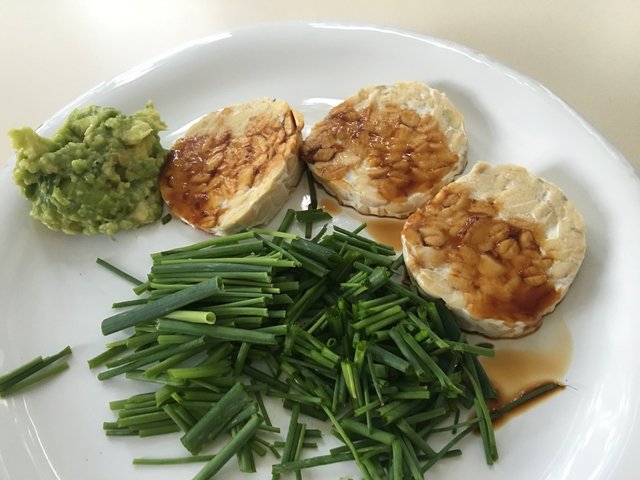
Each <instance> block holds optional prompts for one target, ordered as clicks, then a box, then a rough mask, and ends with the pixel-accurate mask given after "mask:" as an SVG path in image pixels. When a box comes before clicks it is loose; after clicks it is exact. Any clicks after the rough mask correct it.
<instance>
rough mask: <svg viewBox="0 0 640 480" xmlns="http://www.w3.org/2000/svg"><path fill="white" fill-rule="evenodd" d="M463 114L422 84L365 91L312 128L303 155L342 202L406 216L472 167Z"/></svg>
mask: <svg viewBox="0 0 640 480" xmlns="http://www.w3.org/2000/svg"><path fill="white" fill-rule="evenodd" d="M466 152H467V136H466V133H465V131H464V125H463V119H462V114H461V113H460V112H459V111H458V110H457V109H456V108H455V107H454V106H453V104H452V103H451V102H450V100H449V99H448V98H447V96H446V95H445V94H444V93H442V92H440V91H438V90H435V89H433V88H430V87H429V86H428V85H426V84H424V83H420V82H407V83H397V84H394V85H381V86H374V87H368V88H363V89H361V90H360V91H359V92H358V93H357V94H356V95H354V96H353V97H351V98H348V99H347V100H345V101H344V102H342V103H341V104H340V105H338V106H336V107H335V108H333V109H332V110H331V111H330V112H329V114H328V116H327V117H326V118H325V119H324V120H322V121H320V122H318V123H317V124H316V125H315V126H314V127H313V129H312V131H311V133H310V134H309V136H308V138H307V139H306V140H305V142H304V144H303V147H302V157H303V159H304V160H305V161H306V162H307V163H308V165H309V168H310V169H311V171H312V172H313V175H314V176H315V178H316V180H317V181H318V182H319V183H320V184H322V185H323V186H324V188H325V189H326V190H327V191H328V192H329V193H330V194H331V195H333V196H335V197H336V198H337V199H338V200H339V201H340V202H341V203H342V204H344V205H348V206H351V207H353V208H355V209H356V210H358V211H359V212H360V213H363V214H365V215H380V216H390V217H400V218H404V217H407V216H408V215H409V214H411V213H412V212H413V211H415V210H416V209H417V208H418V207H421V206H422V205H424V204H425V203H426V202H427V201H428V200H430V199H431V198H432V197H433V196H434V195H435V194H436V193H437V192H438V190H440V188H442V187H443V186H444V185H446V184H447V183H449V182H450V181H451V180H453V179H454V178H455V176H456V175H457V174H459V173H460V172H461V171H462V170H463V169H464V167H465V165H466Z"/></svg>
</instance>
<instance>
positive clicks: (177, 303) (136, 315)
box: [102, 277, 222, 335]
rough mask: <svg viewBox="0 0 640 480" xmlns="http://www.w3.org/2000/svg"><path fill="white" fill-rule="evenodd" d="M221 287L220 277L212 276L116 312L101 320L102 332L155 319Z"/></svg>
mask: <svg viewBox="0 0 640 480" xmlns="http://www.w3.org/2000/svg"><path fill="white" fill-rule="evenodd" d="M221 287H222V282H221V281H220V278H219V277H213V278H211V279H209V280H205V281H203V282H201V283H198V284H196V285H194V286H191V287H188V288H185V289H184V290H180V291H179V292H176V293H173V294H171V295H167V296H166V297H163V298H160V299H158V300H155V301H153V302H149V303H147V304H145V305H140V306H138V307H135V308H133V309H131V310H128V311H126V312H122V313H118V314H116V315H114V316H112V317H109V318H106V319H105V320H103V321H102V334H103V335H109V334H111V333H115V332H118V331H120V330H124V329H125V328H128V327H133V326H135V325H139V324H143V323H147V322H149V321H151V320H155V319H157V318H159V317H161V316H163V315H166V314H168V313H170V312H172V311H174V310H177V309H179V308H182V307H184V306H186V305H188V304H190V303H193V302H197V301H198V300H202V299H204V298H207V297H208V296H210V295H213V294H214V293H217V292H219V291H220V289H221Z"/></svg>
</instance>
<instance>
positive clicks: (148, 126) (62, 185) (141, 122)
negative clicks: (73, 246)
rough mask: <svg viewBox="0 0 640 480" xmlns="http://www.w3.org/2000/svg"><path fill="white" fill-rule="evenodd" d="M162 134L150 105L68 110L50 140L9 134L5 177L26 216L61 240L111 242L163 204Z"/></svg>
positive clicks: (154, 216) (23, 131)
mask: <svg viewBox="0 0 640 480" xmlns="http://www.w3.org/2000/svg"><path fill="white" fill-rule="evenodd" d="M164 129H166V125H165V124H164V122H163V121H162V120H161V119H160V115H159V113H158V112H157V111H156V110H155V108H154V106H153V104H152V103H151V102H149V103H147V105H146V107H145V108H144V109H142V110H140V111H138V112H135V113H133V114H131V115H125V114H123V113H122V112H120V111H118V110H117V109H115V108H112V107H101V106H96V105H91V106H88V107H85V108H81V109H76V110H74V111H73V112H71V114H70V115H69V118H68V119H67V122H66V123H65V124H64V125H63V126H62V127H61V128H60V129H59V130H58V131H57V132H56V133H55V135H54V136H53V137H52V138H45V137H42V136H40V135H38V133H36V132H35V131H34V130H33V129H31V128H20V129H14V130H11V131H9V137H10V140H11V144H12V146H13V148H14V149H15V150H16V165H15V168H14V170H13V178H14V180H15V183H16V184H17V185H18V187H19V188H20V190H21V191H22V193H23V194H24V196H25V197H27V199H29V200H30V201H31V204H32V206H31V212H30V213H31V216H32V217H34V218H37V219H38V220H40V221H41V222H42V223H44V224H45V225H46V226H47V227H49V228H50V229H52V230H59V231H63V232H65V233H69V234H77V233H83V234H86V235H96V234H106V235H112V234H114V233H116V232H118V231H120V230H129V229H132V228H136V227H139V226H140V225H145V224H148V223H152V222H155V221H156V220H158V219H159V218H160V217H161V215H162V209H163V202H162V198H161V196H160V190H159V187H158V175H159V173H160V169H161V167H162V164H163V162H164V157H165V155H166V150H165V149H164V148H163V147H162V145H161V144H160V137H159V135H158V132H160V131H162V130H164Z"/></svg>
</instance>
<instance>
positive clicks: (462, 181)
mask: <svg viewBox="0 0 640 480" xmlns="http://www.w3.org/2000/svg"><path fill="white" fill-rule="evenodd" d="M402 245H403V253H404V259H405V264H406V267H407V270H408V271H409V274H410V275H411V277H412V278H413V279H414V280H415V282H416V283H417V284H418V286H419V287H420V289H421V290H422V291H423V292H424V293H425V294H426V295H428V296H430V297H434V298H441V299H443V300H444V302H445V303H446V304H447V306H448V307H449V308H450V309H451V310H452V311H453V312H454V313H455V314H456V316H457V319H458V320H459V323H460V326H461V327H462V328H463V329H465V330H467V331H472V332H479V333H481V334H483V335H486V336H488V337H493V338H498V337H520V336H523V335H526V334H528V333H531V332H533V331H535V330H536V329H537V328H538V327H539V326H540V325H541V323H542V317H543V315H545V314H547V313H549V312H551V311H553V309H554V308H555V307H556V305H557V304H558V302H560V300H562V298H563V297H564V295H565V294H566V292H567V289H568V288H569V286H570V285H571V283H572V282H573V280H574V278H575V276H576V274H577V273H578V270H579V268H580V265H581V264H582V260H583V258H584V255H585V251H586V239H585V226H584V221H583V219H582V216H581V215H580V213H579V212H578V211H577V210H576V208H575V206H574V205H573V204H572V203H571V202H570V201H569V200H568V199H567V198H566V196H565V195H564V194H563V193H562V191H561V190H560V189H559V188H558V187H556V186H555V185H553V184H551V183H549V182H547V181H545V180H542V179H541V178H538V177H536V176H535V175H533V174H531V173H530V172H528V171H527V170H526V169H524V168H522V167H519V166H516V165H489V164H487V163H478V164H476V165H475V166H474V167H473V169H472V170H471V171H470V172H469V173H468V174H466V175H463V176H461V177H459V178H458V179H457V180H455V181H454V182H452V183H450V184H449V185H447V186H446V187H444V188H443V189H442V190H440V192H438V194H437V195H436V196H435V197H434V198H433V200H431V201H430V202H428V203H427V204H426V205H425V206H424V207H422V208H420V209H419V210H417V211H416V212H415V213H414V214H413V215H411V216H410V217H409V218H408V219H407V221H406V223H405V225H404V228H403V231H402Z"/></svg>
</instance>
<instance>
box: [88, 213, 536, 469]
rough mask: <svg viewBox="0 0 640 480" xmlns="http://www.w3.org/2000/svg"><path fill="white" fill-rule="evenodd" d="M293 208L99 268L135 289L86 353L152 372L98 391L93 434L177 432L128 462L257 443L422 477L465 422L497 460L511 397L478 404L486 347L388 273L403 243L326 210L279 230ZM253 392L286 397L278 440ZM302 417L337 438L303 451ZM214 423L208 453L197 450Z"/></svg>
mask: <svg viewBox="0 0 640 480" xmlns="http://www.w3.org/2000/svg"><path fill="white" fill-rule="evenodd" d="M296 218H297V219H298V221H299V222H300V221H301V222H302V223H305V224H306V223H308V222H317V221H319V220H321V218H320V217H318V216H315V215H309V214H301V213H299V212H298V213H297V214H296V212H294V211H292V210H289V211H288V212H287V214H286V215H285V217H284V219H283V222H282V224H281V225H280V227H279V229H278V230H277V231H266V230H260V229H253V230H250V231H246V232H242V233H238V234H234V235H229V236H226V237H219V238H212V239H209V240H206V241H203V242H200V243H197V244H194V245H190V246H186V247H182V248H176V249H173V250H169V251H164V252H159V253H155V254H152V255H151V258H152V261H153V266H152V267H151V271H150V272H149V274H148V277H147V279H146V281H144V282H143V281H140V280H136V279H134V278H132V277H130V276H128V275H126V274H124V272H122V271H120V270H118V269H117V268H115V267H111V269H112V270H113V271H115V272H116V273H120V274H122V276H123V277H124V278H126V279H127V280H129V281H131V282H133V283H134V284H135V287H134V291H135V292H136V293H137V294H138V295H140V298H137V299H135V300H131V301H125V302H119V303H116V304H114V307H116V308H118V307H129V306H131V307H133V308H131V309H127V310H124V311H123V312H121V313H117V314H116V315H114V316H112V317H109V318H107V319H105V320H104V321H103V322H102V332H103V333H104V334H105V335H108V334H112V333H115V332H119V331H122V330H125V329H133V332H132V334H131V335H130V336H129V337H127V338H124V339H121V340H116V341H113V342H111V343H109V344H108V345H107V349H106V351H104V352H103V353H101V354H100V355H98V356H97V357H95V358H93V359H91V360H90V361H89V365H90V367H92V368H93V367H97V366H100V365H104V366H105V367H106V369H105V370H103V371H102V372H100V373H99V374H98V378H99V379H100V380H105V379H108V378H111V377H115V376H117V375H124V376H125V377H127V378H129V379H133V380H136V381H141V382H151V383H153V384H156V385H157V387H156V389H155V390H153V391H151V392H149V393H143V394H139V395H136V396H133V397H131V398H128V399H124V400H119V401H115V402H112V403H111V405H110V406H111V408H112V409H113V410H114V411H117V420H115V421H112V422H105V424H104V429H105V431H106V434H107V435H139V436H148V435H157V434H164V433H168V432H181V442H182V444H183V446H184V448H185V450H186V452H185V454H184V455H183V456H178V457H176V458H136V459H134V463H135V464H172V463H188V462H204V466H203V467H202V470H201V471H200V472H199V473H198V474H197V475H196V476H195V477H194V479H195V480H203V479H209V478H211V477H213V476H214V475H215V474H216V473H217V472H218V471H219V470H220V469H221V468H222V467H223V466H224V465H225V463H226V462H227V461H228V460H229V459H231V458H232V457H233V456H236V457H237V461H238V466H239V469H240V470H241V471H243V472H255V471H256V467H255V463H254V455H256V454H257V455H260V456H263V455H266V454H268V453H269V452H270V453H271V454H272V455H273V456H274V458H275V460H274V461H275V463H274V464H273V467H272V478H273V479H278V478H280V476H281V475H282V474H283V473H286V472H293V473H294V475H295V476H296V478H301V475H302V473H301V472H302V471H303V470H304V469H307V468H311V467H314V466H319V465H327V464H330V463H336V462H343V461H355V463H356V465H357V466H358V468H359V471H360V473H361V475H362V477H363V478H365V479H382V478H390V479H400V478H413V479H422V478H423V477H424V474H425V472H426V471H427V470H428V469H429V468H431V467H432V466H433V465H434V464H435V463H436V462H437V461H438V460H440V459H442V458H444V457H450V456H455V455H459V454H460V453H461V452H460V450H457V449H455V448H454V447H455V446H456V444H457V443H458V442H459V441H460V440H461V438H463V437H464V436H465V435H467V434H468V433H469V432H472V431H478V432H479V433H480V436H481V439H482V442H483V445H484V450H485V454H486V461H487V463H488V464H492V463H493V462H494V461H496V460H497V458H498V452H497V448H496V442H495V437H494V433H493V427H492V419H494V418H496V417H497V416H499V415H501V414H502V413H504V412H505V411H507V410H509V409H511V408H513V407H514V406H515V405H516V404H509V405H506V406H504V407H502V408H501V409H499V410H497V411H493V412H491V411H490V410H489V408H488V406H487V401H488V400H490V399H494V398H495V397H496V392H495V391H494V389H493V387H492V385H491V383H490V381H489V379H488V377H487V375H486V374H485V372H484V370H483V369H482V367H481V365H480V363H479V361H478V359H477V356H478V355H488V356H491V355H493V350H492V349H491V348H486V347H482V346H476V345H471V344H469V343H468V342H467V341H466V338H465V335H464V334H463V333H462V332H461V331H460V329H459V328H458V326H457V324H456V323H455V321H454V320H453V318H452V316H451V314H450V313H449V311H448V310H447V309H446V308H445V307H444V306H443V304H442V303H440V302H437V301H436V302H432V301H427V300H425V299H424V298H423V297H421V296H420V295H419V294H418V292H417V291H416V289H415V288H414V287H412V286H411V285H406V284H403V283H402V282H399V281H398V278H399V277H401V276H402V275H401V273H402V269H403V259H402V256H401V255H400V256H397V255H396V253H395V251H394V250H393V248H391V247H388V246H385V245H381V244H379V243H377V242H374V241H372V240H370V239H368V238H366V237H364V236H362V235H360V232H361V230H362V229H363V228H364V225H362V226H361V227H360V228H358V229H356V230H355V231H353V232H351V231H348V230H344V229H342V228H339V227H337V226H333V227H332V231H331V232H330V233H328V228H327V225H324V226H323V227H322V229H321V230H320V231H319V233H318V234H317V235H316V236H315V237H313V238H309V237H310V235H309V229H306V230H307V238H303V237H301V236H299V235H296V234H293V233H288V231H289V229H290V226H291V225H292V223H293V222H294V221H295V219H296ZM305 226H306V225H305ZM100 262H102V263H103V265H105V263H106V262H103V261H100ZM107 265H108V264H107ZM105 266H106V265H105ZM545 388H546V387H545ZM539 393H542V392H533V393H532V395H537V394H539ZM267 396H268V397H272V398H277V399H280V400H281V401H282V405H283V407H284V408H285V409H287V410H289V411H290V422H289V425H288V430H287V433H286V437H285V438H284V441H283V442H282V441H278V440H277V439H274V435H275V434H277V433H278V432H279V431H280V429H279V428H278V427H277V426H274V425H273V424H272V423H271V420H270V417H269V412H267V410H266V408H265V404H264V401H263V399H264V398H265V397H267ZM525 400H526V399H525ZM467 412H468V413H467ZM463 415H464V416H465V418H464V419H463V418H461V417H462V416H463ZM304 416H310V417H313V418H316V419H321V420H325V421H327V422H330V425H331V427H332V433H333V435H335V436H336V437H337V438H338V439H339V440H340V441H342V443H343V444H344V446H342V447H338V448H336V449H333V450H331V451H330V452H329V453H328V454H323V455H315V456H309V455H308V454H307V452H308V450H309V449H313V448H316V447H317V441H316V440H317V437H318V436H319V435H320V432H319V431H317V430H314V429H311V428H308V426H307V424H306V423H304V421H303V418H304ZM447 432H448V433H447ZM435 434H439V435H440V438H439V440H438V442H437V445H442V444H443V441H442V437H441V435H449V436H448V437H447V438H446V439H445V442H444V443H445V444H444V446H443V447H442V446H441V447H435V446H434V442H430V440H431V439H432V438H433V437H432V435H435ZM225 435H226V436H227V438H228V443H226V445H225V446H224V447H222V448H221V449H220V450H219V451H218V452H216V453H215V454H213V455H204V454H202V453H201V452H202V451H203V450H204V449H205V448H207V446H208V445H210V444H211V443H212V442H214V440H216V439H217V440H218V441H219V439H220V438H223V437H224V436H225Z"/></svg>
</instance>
